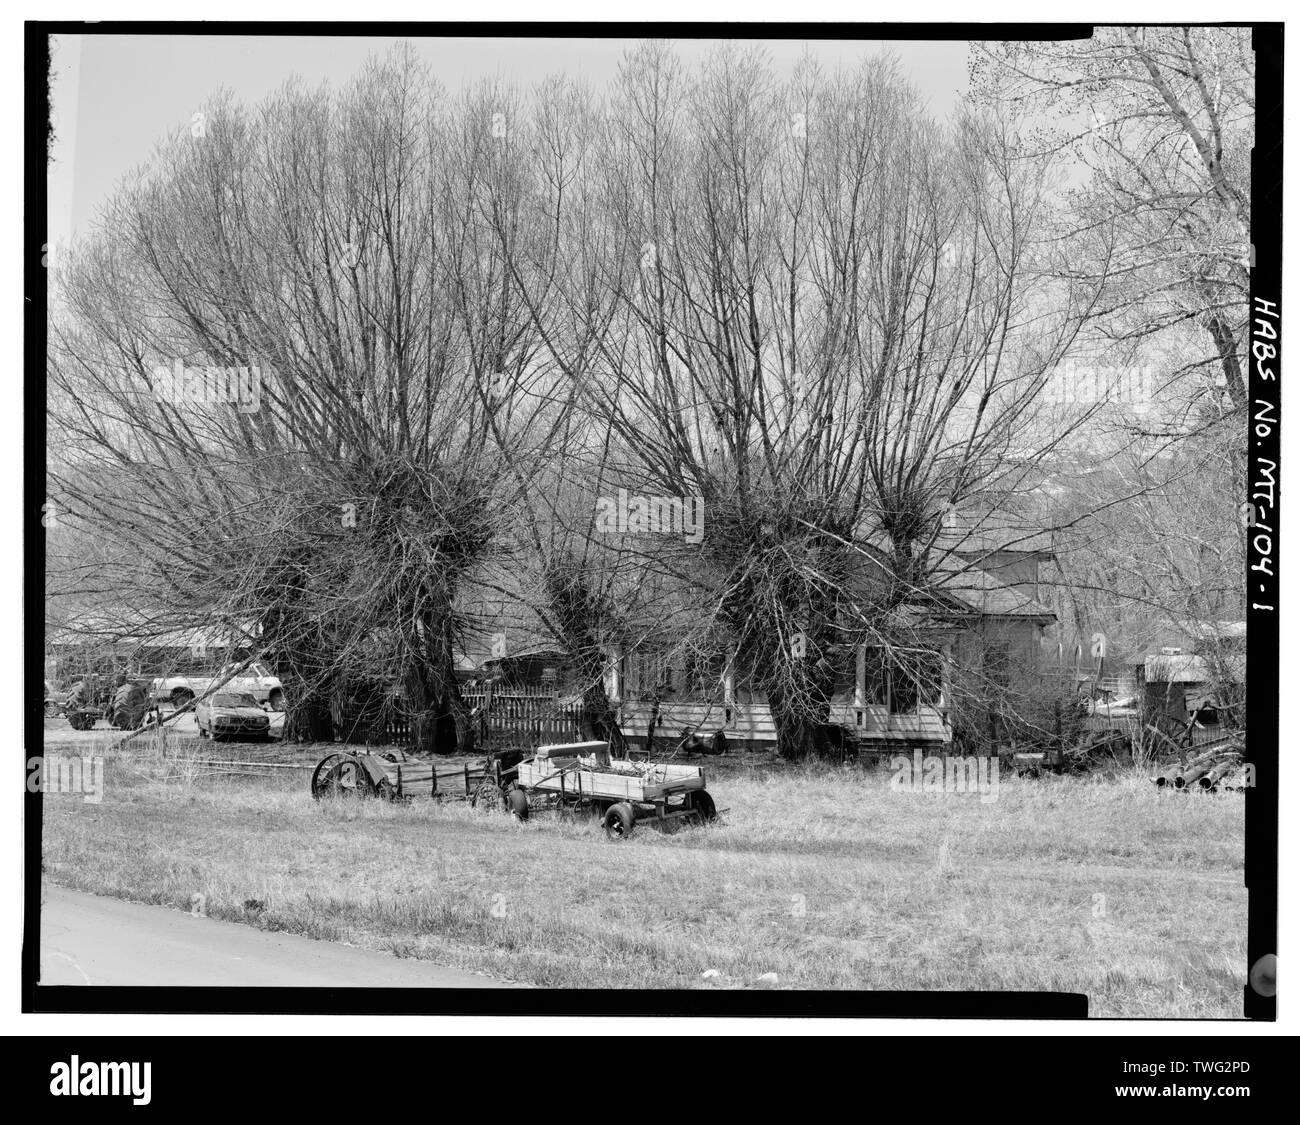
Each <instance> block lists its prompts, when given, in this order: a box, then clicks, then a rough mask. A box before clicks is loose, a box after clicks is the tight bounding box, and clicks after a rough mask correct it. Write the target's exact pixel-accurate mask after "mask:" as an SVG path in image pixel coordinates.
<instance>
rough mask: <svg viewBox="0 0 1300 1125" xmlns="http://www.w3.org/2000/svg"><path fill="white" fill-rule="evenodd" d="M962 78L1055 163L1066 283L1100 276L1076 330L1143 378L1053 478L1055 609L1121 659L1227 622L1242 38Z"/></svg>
mask: <svg viewBox="0 0 1300 1125" xmlns="http://www.w3.org/2000/svg"><path fill="white" fill-rule="evenodd" d="M972 72H973V89H974V92H975V93H976V95H977V96H978V97H982V98H983V99H984V100H987V101H989V102H991V103H994V104H997V105H999V106H1000V107H1002V108H1003V109H1004V110H1005V111H1006V112H1008V113H1012V114H1014V115H1017V116H1019V117H1020V118H1021V119H1022V120H1024V121H1026V122H1032V123H1033V124H1032V126H1029V125H1027V126H1026V128H1025V129H1024V135H1025V139H1026V148H1027V150H1028V151H1029V152H1030V153H1031V154H1032V155H1033V156H1034V158H1035V159H1047V158H1050V157H1059V156H1062V155H1065V156H1068V157H1069V161H1070V166H1071V169H1070V175H1069V179H1068V180H1067V188H1066V190H1065V191H1064V192H1063V193H1062V199H1061V206H1060V207H1059V208H1058V209H1057V215H1056V223H1057V227H1058V231H1059V237H1060V238H1061V240H1062V241H1063V243H1065V244H1068V245H1069V246H1070V247H1071V257H1070V269H1069V276H1070V277H1074V278H1084V279H1088V280H1097V281H1100V282H1103V285H1102V296H1101V298H1100V300H1099V301H1098V305H1097V308H1096V310H1095V315H1094V316H1093V317H1091V318H1090V320H1089V324H1088V326H1087V330H1086V332H1085V337H1086V338H1087V340H1088V342H1089V348H1090V350H1091V352H1092V353H1093V354H1094V355H1097V356H1101V357H1103V358H1101V359H1097V360H1094V362H1096V363H1100V364H1109V365H1110V366H1111V367H1112V368H1114V367H1119V366H1121V365H1125V364H1129V365H1135V364H1136V365H1143V366H1144V368H1145V369H1148V370H1150V371H1151V372H1152V373H1153V374H1154V380H1153V382H1154V384H1155V385H1154V387H1153V390H1154V392H1155V393H1154V396H1153V401H1152V402H1151V403H1149V404H1148V406H1149V409H1146V410H1144V411H1141V412H1132V411H1124V412H1120V413H1118V414H1115V413H1110V414H1108V417H1107V419H1106V423H1107V424H1105V425H1102V424H1101V420H1100V419H1098V420H1097V425H1095V426H1094V427H1093V432H1092V433H1091V435H1090V444H1091V445H1092V451H1093V452H1094V453H1096V454H1098V455H1097V456H1094V457H1093V458H1091V461H1090V463H1089V464H1088V466H1087V469H1086V471H1084V472H1082V473H1079V474H1077V476H1076V479H1074V480H1072V481H1071V482H1070V491H1071V493H1072V497H1071V501H1070V504H1069V513H1068V519H1067V518H1066V513H1064V512H1063V513H1062V522H1063V523H1067V524H1068V526H1069V528H1070V533H1069V534H1067V535H1064V536H1062V538H1061V544H1060V551H1059V561H1060V563H1061V577H1062V585H1061V598H1060V608H1061V611H1062V615H1063V617H1064V618H1065V619H1066V621H1068V622H1070V623H1071V624H1073V625H1075V627H1076V629H1077V631H1078V632H1080V633H1082V632H1085V629H1084V627H1083V624H1082V623H1083V622H1084V621H1085V620H1091V621H1094V622H1107V623H1109V625H1110V626H1111V628H1112V629H1113V632H1114V634H1115V636H1116V638H1117V639H1118V640H1120V642H1121V643H1122V644H1123V646H1124V647H1125V649H1127V650H1128V651H1132V652H1140V651H1142V647H1143V646H1144V645H1151V644H1153V643H1155V644H1159V643H1165V642H1167V641H1169V640H1170V639H1173V638H1186V637H1194V636H1196V635H1197V634H1198V633H1204V627H1205V626H1206V625H1207V624H1210V623H1223V622H1230V621H1234V620H1235V621H1240V620H1241V619H1242V617H1243V614H1244V602H1243V590H1244V584H1243V573H1244V568H1245V532H1244V529H1243V528H1242V526H1241V522H1240V518H1239V504H1240V501H1241V500H1242V498H1243V496H1244V492H1245V488H1244V479H1245V452H1246V437H1245V434H1246V426H1247V419H1246V414H1247V410H1246V406H1247V387H1246V377H1245V375H1246V349H1247V340H1246V337H1247V333H1248V330H1249V286H1250V273H1249V270H1250V266H1251V264H1252V247H1251V235H1250V201H1251V177H1250V159H1251V150H1252V147H1253V145H1254V139H1255V94H1254V72H1255V61H1254V51H1253V49H1252V46H1251V43H1250V32H1249V30H1247V29H1242V28H1214V27H1161V28H1106V29H1098V30H1097V32H1096V33H1095V34H1094V35H1093V37H1092V38H1091V39H1089V40H1080V41H1066V42H1059V43H1037V44H1007V43H988V44H980V45H977V48H976V50H975V52H974V54H973V62H972ZM1076 468H1077V466H1076ZM1227 694H1230V693H1227Z"/></svg>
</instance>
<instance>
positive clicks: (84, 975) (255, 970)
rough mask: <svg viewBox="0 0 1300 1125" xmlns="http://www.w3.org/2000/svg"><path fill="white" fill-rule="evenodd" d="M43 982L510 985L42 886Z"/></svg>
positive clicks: (420, 963)
mask: <svg viewBox="0 0 1300 1125" xmlns="http://www.w3.org/2000/svg"><path fill="white" fill-rule="evenodd" d="M44 892H45V901H44V905H43V906H42V907H41V983H42V984H99V985H190V986H205V985H213V986H230V985H245V986H267V985H278V986H280V987H285V988H325V987H329V988H347V987H352V988H355V987H369V988H403V987H405V988H509V987H511V986H510V985H508V984H505V983H503V982H501V981H495V980H490V979H489V978H487V977H480V976H475V975H474V974H473V973H466V972H461V971H459V970H457V969H444V968H441V967H440V966H438V965H433V964H430V963H429V962H428V961H414V960H407V959H399V958H396V957H392V956H390V955H388V954H386V953H378V952H375V951H373V950H368V949H353V948H352V947H350V946H346V945H336V944H334V943H333V942H326V941H312V940H311V939H310V938H305V937H299V936H297V935H295V934H279V933H267V932H265V931H263V930H255V929H253V928H252V927H251V926H243V925H240V924H238V923H236V922H219V921H216V920H215V919H212V918H196V917H193V916H192V915H190V914H186V913H184V912H182V911H179V910H169V909H167V908H165V907H161V906H141V905H140V904H139V903H134V902H123V901H122V900H121V899H115V898H100V897H99V896H98V895H89V894H83V893H82V892H80V891H70V890H67V889H66V888H64V887H56V886H51V885H49V884H47V885H46V886H45V888H44Z"/></svg>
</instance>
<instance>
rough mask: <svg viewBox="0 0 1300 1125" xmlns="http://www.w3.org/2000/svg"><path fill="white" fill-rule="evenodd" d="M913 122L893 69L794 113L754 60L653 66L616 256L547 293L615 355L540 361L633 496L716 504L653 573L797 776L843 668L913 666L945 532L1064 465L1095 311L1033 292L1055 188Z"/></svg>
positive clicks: (621, 203) (633, 107)
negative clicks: (592, 429) (846, 648)
mask: <svg viewBox="0 0 1300 1125" xmlns="http://www.w3.org/2000/svg"><path fill="white" fill-rule="evenodd" d="M914 104H915V99H914V95H913V94H912V92H911V91H910V89H909V88H908V87H907V86H906V85H905V84H904V83H903V82H901V80H900V79H899V77H898V75H897V72H896V69H895V68H894V67H893V66H892V65H891V64H889V63H888V62H878V63H874V64H870V65H867V66H865V67H863V69H862V70H860V71H859V72H857V73H855V74H853V75H849V76H843V75H840V76H836V77H835V78H833V79H829V80H828V79H825V78H823V77H822V76H821V75H819V74H817V73H816V72H815V71H814V70H813V69H812V68H809V67H804V68H802V69H801V70H800V71H799V73H798V74H797V75H796V77H795V79H794V81H793V82H792V83H791V84H790V85H789V86H788V87H785V88H781V87H779V86H778V85H777V84H776V83H775V81H774V80H773V78H772V76H771V74H770V71H769V69H768V67H767V65H766V63H765V62H764V60H762V59H761V58H760V57H758V56H756V55H753V54H742V53H738V52H736V51H733V50H725V51H722V52H720V53H718V54H717V55H715V56H713V57H712V58H711V59H710V60H709V62H708V63H707V64H706V65H705V67H704V68H703V69H702V71H701V72H700V73H699V74H697V75H687V74H686V73H684V72H683V70H682V68H681V67H680V66H679V65H678V64H677V62H676V60H675V59H674V58H673V57H672V56H671V54H670V53H669V52H668V51H667V49H666V48H664V47H663V46H661V45H658V44H648V45H646V46H644V47H643V48H641V49H640V50H638V51H636V52H634V53H633V54H631V55H630V56H629V57H628V59H627V60H626V63H625V65H624V67H623V68H622V72H621V74H620V79H619V83H618V85H617V89H616V90H615V93H614V96H613V98H612V100H611V105H610V107H609V111H608V114H607V117H606V126H605V135H604V142H603V144H602V145H601V146H600V148H599V152H598V154H597V159H598V161H599V167H598V170H597V175H598V176H599V179H600V186H601V203H602V206H601V211H600V214H599V218H598V225H599V228H600V229H601V230H602V231H605V232H610V233H607V234H606V235H605V238H606V240H607V241H606V245H605V251H606V252H605V253H604V254H603V255H602V256H601V258H600V259H599V260H592V259H588V258H585V257H584V258H583V259H582V264H583V266H584V268H576V267H575V266H572V265H571V266H570V267H569V268H566V269H560V270H557V271H556V275H555V276H556V278H557V279H558V280H555V281H553V282H550V283H551V284H555V285H561V286H562V287H563V290H564V305H565V308H566V310H567V313H568V318H569V319H570V321H571V322H572V323H575V324H578V325H581V326H582V328H583V330H584V332H585V333H587V334H588V335H590V336H591V337H593V338H594V339H596V340H597V341H598V351H597V354H596V355H595V356H594V357H592V354H591V351H590V349H587V350H585V351H584V352H583V353H582V357H581V359H582V361H581V363H579V362H577V361H576V360H575V358H574V356H573V354H572V351H571V349H569V348H567V347H565V346H563V345H562V344H557V336H558V333H545V335H546V337H547V345H548V350H549V351H550V353H551V356H552V358H553V360H554V362H555V363H556V364H557V366H559V367H560V368H561V369H562V370H564V371H565V372H566V374H568V375H569V376H570V377H571V378H572V379H574V380H575V381H577V382H578V383H579V384H580V386H581V388H582V392H583V403H584V405H585V407H586V409H587V410H589V411H590V412H591V413H592V414H593V415H594V416H596V417H597V418H599V419H600V420H601V423H602V424H603V425H604V426H606V427H608V428H609V429H610V430H611V431H612V432H613V433H614V434H615V435H616V436H617V438H618V441H619V444H620V446H621V448H623V449H625V450H627V451H628V453H629V454H630V463H629V464H628V465H627V467H626V475H625V478H624V482H625V483H626V484H627V485H628V486H629V487H630V488H631V489H632V490H633V491H639V492H648V493H656V494H661V495H666V496H668V497H678V498H689V497H694V496H697V495H698V496H699V497H701V498H702V500H703V504H704V508H705V511H706V512H707V530H706V532H705V535H704V539H703V542H702V543H701V544H700V545H699V546H698V547H697V548H694V549H690V548H687V547H685V546H683V545H681V544H678V543H671V542H670V541H667V540H665V541H662V545H661V547H660V548H657V549H656V552H655V553H656V556H657V565H658V566H659V567H660V569H661V570H662V572H663V573H664V574H665V575H669V576H672V578H673V580H674V581H675V582H676V583H677V584H678V588H679V589H681V590H693V591H694V597H695V599H696V600H695V601H694V602H693V604H694V606H695V612H694V621H695V626H694V628H695V629H696V630H697V634H698V632H700V631H704V630H710V631H712V630H716V631H718V632H719V634H720V635H725V636H726V637H728V638H729V641H730V644H731V645H732V646H733V647H734V649H735V650H736V652H737V656H738V660H739V662H740V663H741V664H742V665H743V666H744V667H746V668H748V669H750V674H751V675H752V676H753V677H754V680H755V684H756V686H757V687H758V688H759V690H761V691H763V692H764V693H765V694H766V696H767V698H768V700H769V702H770V704H771V706H772V709H773V714H774V717H775V719H776V723H777V727H778V737H779V740H780V744H781V747H782V750H783V752H784V753H786V754H788V755H790V756H801V755H803V754H805V753H808V752H810V751H812V750H814V749H816V748H817V747H818V746H819V745H820V736H821V721H822V719H823V717H824V712H825V704H826V698H827V692H828V688H829V684H830V679H831V677H832V675H833V671H832V659H831V657H832V651H833V649H834V648H835V647H836V646H837V645H840V644H843V643H846V642H847V643H856V642H858V641H861V640H863V639H865V638H868V637H871V638H874V639H875V640H876V641H878V642H879V643H882V644H886V645H891V646H893V647H894V648H896V649H898V650H900V652H901V653H902V655H904V656H906V655H908V654H909V652H912V653H913V654H915V650H917V649H918V647H919V645H918V642H917V634H916V633H915V631H909V630H907V629H905V628H903V627H902V626H901V625H900V621H901V620H902V615H900V614H899V613H898V612H897V611H898V609H899V607H900V606H902V605H903V604H904V603H905V602H908V601H918V600H919V601H924V600H925V598H926V596H927V592H928V591H929V590H930V588H931V586H932V585H933V579H934V576H935V573H936V571H937V568H939V567H940V565H941V564H942V562H943V558H942V557H941V556H942V554H943V552H940V551H937V550H935V544H936V542H937V539H938V535H937V532H938V527H939V520H940V516H941V514H942V512H943V511H944V510H945V509H946V508H947V507H948V506H951V505H960V504H962V503H964V502H967V501H970V500H972V499H974V498H983V497H1005V496H1007V495H1010V494H1012V493H1014V492H1015V491H1016V489H1017V487H1020V486H1023V485H1024V484H1025V482H1026V481H1027V480H1028V479H1029V478H1030V477H1031V476H1032V475H1033V472H1034V467H1035V466H1036V465H1037V464H1039V463H1040V462H1041V460H1042V458H1043V456H1044V455H1045V454H1046V452H1048V451H1050V450H1051V449H1052V448H1053V447H1054V445H1055V444H1056V442H1057V441H1058V440H1059V437H1060V433H1059V431H1056V430H1053V428H1052V427H1051V426H1050V425H1049V424H1048V422H1047V419H1046V418H1045V417H1044V416H1043V415H1042V413H1041V412H1040V411H1038V410H1037V408H1036V404H1037V400H1038V396H1039V391H1040V390H1041V388H1042V385H1043V383H1044V381H1045V380H1046V378H1047V376H1048V374H1049V373H1050V371H1051V370H1052V368H1053V366H1054V365H1055V364H1056V363H1057V362H1058V361H1059V359H1060V357H1061V356H1062V355H1063V354H1064V351H1065V349H1066V348H1067V347H1068V345H1069V343H1070V342H1071V341H1072V339H1073V337H1074V334H1075V332H1076V331H1077V328H1078V325H1079V323H1080V319H1081V317H1082V315H1083V314H1084V312H1086V310H1087V309H1088V308H1089V307H1090V306H1089V299H1090V298H1091V296H1093V295H1094V294H1095V289H1093V290H1088V289H1087V287H1086V286H1083V285H1074V284H1069V283H1058V284H1056V285H1054V286H1051V287H1050V288H1049V289H1047V290H1045V289H1044V287H1043V284H1044V278H1045V277H1046V276H1048V271H1047V270H1046V269H1045V263H1044V262H1042V261H1040V260H1038V259H1039V258H1040V257H1041V256H1042V255H1043V254H1045V253H1046V252H1047V250H1046V248H1045V247H1043V246H1041V245H1039V244H1038V243H1037V242H1036V241H1035V237H1034V233H1035V231H1036V228H1037V226H1038V224H1039V223H1040V221H1041V215H1040V211H1041V208H1042V206H1043V200H1044V174H1045V173H1044V170H1043V169H1042V168H1041V166H1032V165H1028V164H1026V163H1024V162H1020V161H1017V160H1016V159H1015V147H1014V141H1013V139H1012V138H1009V137H1008V136H1007V135H1006V133H1005V132H1004V131H1002V130H1000V129H999V127H998V124H997V122H995V121H980V120H975V119H967V120H965V121H963V122H961V123H959V124H958V125H957V126H955V127H954V128H953V129H951V130H948V131H945V130H942V129H940V128H939V127H937V126H935V125H933V124H932V123H930V122H928V121H926V120H925V119H924V118H923V117H922V116H921V115H920V114H919V113H917V112H916V111H915V109H914V108H912V107H913V106H914ZM549 281H550V279H548V282H549ZM609 294H612V295H613V296H614V299H615V301H616V308H615V309H614V312H613V316H612V318H611V319H610V321H609V324H608V327H606V326H605V324H604V323H603V320H601V318H603V317H605V316H607V315H608V314H607V311H606V310H607V309H608V303H607V295H609ZM533 305H534V307H536V302H533ZM598 321H600V323H599V324H598V323H597V322H598ZM594 328H595V329H598V330H596V331H593V329H594ZM1013 451H1014V454H1015V455H1014V456H1009V454H1010V453H1012V452H1013Z"/></svg>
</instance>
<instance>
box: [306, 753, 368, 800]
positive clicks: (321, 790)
mask: <svg viewBox="0 0 1300 1125" xmlns="http://www.w3.org/2000/svg"><path fill="white" fill-rule="evenodd" d="M375 793H376V790H375V783H374V782H373V781H372V780H371V778H370V774H369V773H368V772H367V771H366V767H365V766H363V765H362V764H361V763H360V762H359V761H358V760H357V758H356V755H354V754H342V753H335V754H330V755H328V756H327V757H325V758H322V759H321V761H320V762H319V763H318V764H317V766H316V769H315V770H314V771H313V772H312V775H311V795H312V796H313V797H315V798H316V800H318V801H319V800H321V799H322V798H325V797H373V796H375Z"/></svg>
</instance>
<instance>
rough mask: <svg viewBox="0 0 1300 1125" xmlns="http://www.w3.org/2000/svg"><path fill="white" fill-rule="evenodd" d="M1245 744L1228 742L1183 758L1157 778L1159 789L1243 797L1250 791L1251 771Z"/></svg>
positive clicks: (1234, 739) (1221, 742)
mask: <svg viewBox="0 0 1300 1125" xmlns="http://www.w3.org/2000/svg"><path fill="white" fill-rule="evenodd" d="M1244 751H1245V744H1244V743H1243V742H1242V741H1241V739H1240V738H1226V739H1222V740H1221V741H1219V742H1216V743H1213V744H1212V745H1210V746H1207V747H1205V748H1204V749H1203V750H1202V751H1201V752H1200V753H1198V754H1196V755H1195V756H1194V757H1190V758H1187V757H1185V758H1183V759H1182V760H1180V761H1178V762H1176V763H1175V764H1173V765H1171V766H1170V767H1169V768H1168V769H1166V770H1165V771H1164V772H1163V773H1161V774H1160V775H1159V776H1158V777H1157V778H1155V783H1156V788H1158V789H1175V790H1177V789H1185V790H1196V791H1198V792H1210V793H1222V792H1226V793H1240V792H1243V791H1244V790H1245V789H1246V788H1247V777H1248V769H1249V767H1247V765H1246V764H1245V762H1243V761H1242V754H1243V752H1244Z"/></svg>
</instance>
